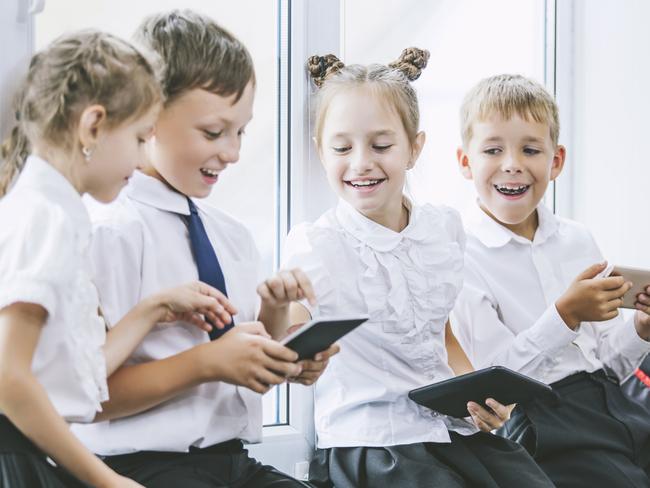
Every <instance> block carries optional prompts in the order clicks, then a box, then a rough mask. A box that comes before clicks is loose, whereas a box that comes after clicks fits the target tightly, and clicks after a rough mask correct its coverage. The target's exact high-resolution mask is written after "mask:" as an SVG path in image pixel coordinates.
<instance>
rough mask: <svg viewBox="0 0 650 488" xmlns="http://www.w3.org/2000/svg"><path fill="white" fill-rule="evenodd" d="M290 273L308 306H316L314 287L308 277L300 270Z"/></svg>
mask: <svg viewBox="0 0 650 488" xmlns="http://www.w3.org/2000/svg"><path fill="white" fill-rule="evenodd" d="M292 273H293V276H295V278H296V281H297V282H298V286H299V287H300V289H301V290H302V293H303V295H304V297H305V298H306V299H307V301H308V302H309V304H310V305H316V293H315V292H314V287H313V286H312V284H311V280H310V279H309V277H308V276H307V275H306V274H305V272H304V271H303V270H301V269H300V268H296V269H294V270H293V271H292Z"/></svg>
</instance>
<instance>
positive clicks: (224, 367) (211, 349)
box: [199, 322, 302, 393]
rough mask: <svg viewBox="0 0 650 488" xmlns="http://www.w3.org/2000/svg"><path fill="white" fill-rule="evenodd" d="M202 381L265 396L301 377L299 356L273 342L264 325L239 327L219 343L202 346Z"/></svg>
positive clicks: (242, 325) (222, 337)
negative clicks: (287, 382)
mask: <svg viewBox="0 0 650 488" xmlns="http://www.w3.org/2000/svg"><path fill="white" fill-rule="evenodd" d="M199 347H201V348H202V351H203V352H202V358H201V360H200V361H201V363H202V365H203V370H204V375H203V376H204V378H203V381H204V382H207V381H225V382H226V383H231V384H233V385H241V386H245V387H247V388H250V389H251V390H253V391H254V392H257V393H266V392H267V391H269V389H270V388H271V387H272V386H273V385H279V384H280V383H284V382H285V381H286V380H287V378H288V377H296V376H299V375H300V373H301V372H302V366H300V364H296V363H295V361H296V360H297V359H298V354H297V353H296V352H295V351H292V350H291V349H288V348H286V347H284V346H283V345H281V344H280V343H278V342H277V341H274V340H272V339H271V338H270V336H269V335H268V334H267V332H266V330H265V329H264V325H263V324H262V323H261V322H248V323H243V324H237V326H236V327H233V329H232V330H230V331H228V332H226V333H225V334H224V335H223V336H221V337H220V338H219V340H216V341H211V342H209V343H206V344H202V345H201V346H199Z"/></svg>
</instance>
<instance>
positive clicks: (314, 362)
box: [287, 323, 341, 386]
mask: <svg viewBox="0 0 650 488" xmlns="http://www.w3.org/2000/svg"><path fill="white" fill-rule="evenodd" d="M303 325H305V324H304V323H302V324H294V325H292V326H291V327H289V328H288V329H287V335H289V334H291V333H293V332H295V331H297V330H298V329H300V327H302V326H303ZM340 350H341V348H340V347H339V345H338V344H332V345H331V346H330V347H329V348H328V349H325V350H324V351H321V352H319V353H317V354H316V355H315V356H314V358H313V359H303V360H302V361H299V362H298V364H299V365H300V366H301V367H302V373H300V375H298V376H295V377H293V378H289V381H290V382H291V383H300V384H302V385H307V386H309V385H313V384H314V383H315V382H316V380H317V379H318V378H320V376H321V375H322V374H323V372H324V371H325V368H327V365H328V363H329V359H330V358H331V357H332V356H334V355H335V354H338V352H339V351H340Z"/></svg>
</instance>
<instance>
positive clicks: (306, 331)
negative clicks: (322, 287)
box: [281, 316, 368, 359]
mask: <svg viewBox="0 0 650 488" xmlns="http://www.w3.org/2000/svg"><path fill="white" fill-rule="evenodd" d="M366 320H368V317H367V316H359V317H338V318H327V319H326V318H316V319H314V320H312V321H311V322H307V323H306V324H305V325H303V326H302V327H300V328H299V329H298V330H297V331H295V332H293V333H292V334H289V335H288V336H287V337H285V338H284V339H283V340H282V342H281V343H282V345H284V346H286V347H288V348H289V349H292V350H294V351H296V352H297V353H298V359H312V358H313V357H314V356H315V355H316V353H319V352H320V351H324V350H325V349H327V348H328V347H330V346H331V345H332V344H334V343H335V342H336V341H338V340H339V339H340V338H341V337H343V336H344V335H345V334H347V333H348V332H351V331H352V330H354V329H355V328H357V327H358V326H360V325H361V324H363V323H364V322H365V321H366Z"/></svg>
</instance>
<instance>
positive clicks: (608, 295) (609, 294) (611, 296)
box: [603, 282, 632, 301]
mask: <svg viewBox="0 0 650 488" xmlns="http://www.w3.org/2000/svg"><path fill="white" fill-rule="evenodd" d="M631 287H632V283H630V282H627V283H625V284H624V285H623V286H621V287H619V288H616V289H614V290H608V291H604V292H603V298H604V300H605V301H610V300H616V299H617V298H621V297H622V296H623V295H625V294H626V293H627V292H628V291H629V290H630V288H631Z"/></svg>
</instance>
